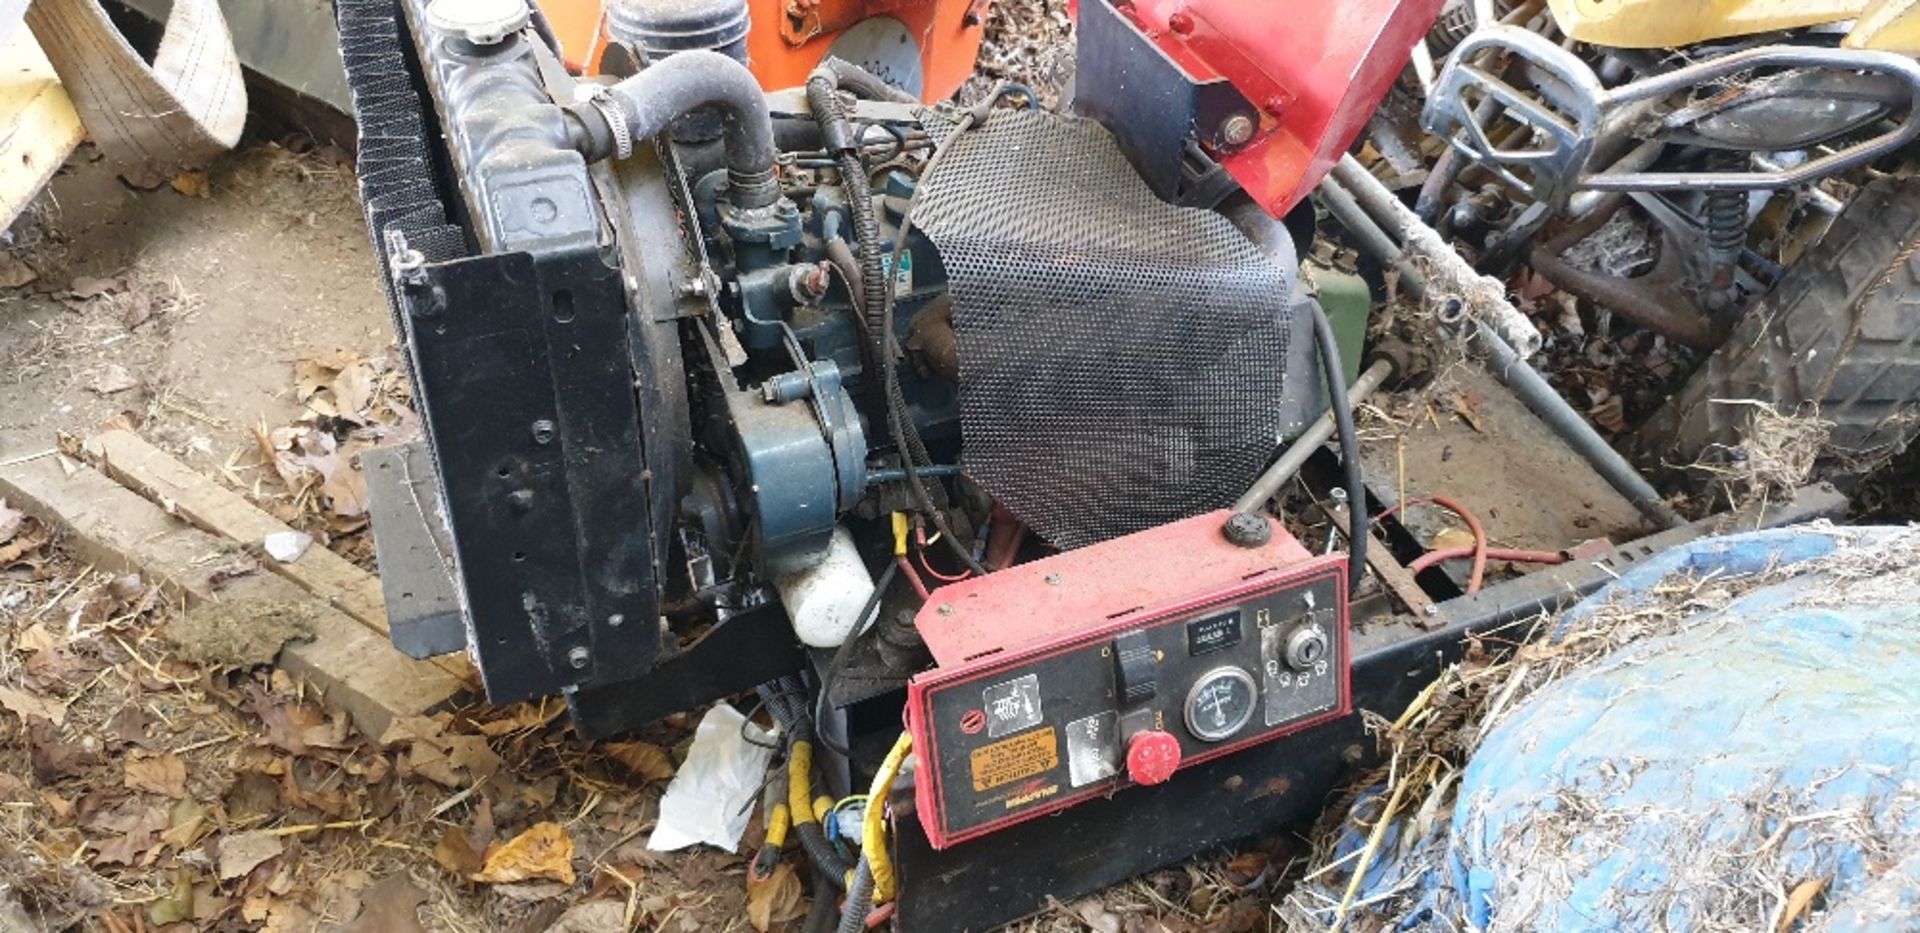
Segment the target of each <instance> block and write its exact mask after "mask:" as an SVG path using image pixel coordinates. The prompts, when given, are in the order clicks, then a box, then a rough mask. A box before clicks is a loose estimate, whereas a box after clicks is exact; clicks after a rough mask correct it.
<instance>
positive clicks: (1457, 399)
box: [1453, 395, 1487, 434]
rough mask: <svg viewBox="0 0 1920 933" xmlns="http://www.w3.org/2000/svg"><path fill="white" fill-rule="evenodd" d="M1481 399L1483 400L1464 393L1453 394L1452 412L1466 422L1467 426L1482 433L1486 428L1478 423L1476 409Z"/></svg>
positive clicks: (1478, 416) (1478, 418)
mask: <svg viewBox="0 0 1920 933" xmlns="http://www.w3.org/2000/svg"><path fill="white" fill-rule="evenodd" d="M1482 401H1484V399H1482V398H1480V397H1479V396H1477V395H1476V396H1474V397H1471V398H1469V397H1468V396H1466V395H1455V396H1454V397H1453V413H1454V414H1456V415H1459V416H1460V420H1461V421H1464V422H1466V423H1467V426H1468V427H1470V428H1472V429H1474V430H1475V431H1476V432H1479V433H1482V434H1484V433H1486V430H1487V429H1486V427H1485V426H1484V425H1482V424H1481V423H1480V413H1479V410H1478V409H1479V407H1480V403H1481V402H1482Z"/></svg>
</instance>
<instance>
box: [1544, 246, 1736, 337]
mask: <svg viewBox="0 0 1920 933" xmlns="http://www.w3.org/2000/svg"><path fill="white" fill-rule="evenodd" d="M1527 265H1529V266H1532V267H1533V271H1535V272H1538V273H1540V275H1541V276H1542V277H1544V278H1545V279H1546V280H1547V281H1549V282H1551V283H1553V285H1554V287H1556V288H1558V289H1560V290H1561V291H1565V292H1571V293H1573V294H1575V295H1578V296H1580V297H1582V298H1585V299H1587V300H1588V301H1591V302H1593V303H1595V304H1598V305H1601V306H1604V307H1605V308H1607V309H1608V310H1610V311H1613V312H1615V313H1617V314H1619V315H1620V316H1621V317H1624V318H1626V319H1627V320H1630V321H1632V322H1634V323H1635V324H1638V325H1640V326H1641V327H1644V328H1646V329H1648V330H1651V331H1653V332H1654V333H1657V334H1663V335H1665V336H1666V337H1668V338H1670V339H1673V340H1677V341H1679V342H1681V343H1683V344H1686V345H1687V346H1689V347H1692V348H1693V349H1695V350H1702V351H1706V350H1712V349H1713V348H1714V347H1717V346H1719V345H1720V341H1721V340H1722V339H1723V337H1724V335H1723V334H1722V333H1721V332H1720V329H1719V328H1718V327H1717V326H1715V324H1714V322H1713V321H1712V320H1709V319H1708V318H1707V317H1706V316H1705V315H1703V314H1700V313H1699V312H1697V311H1694V310H1693V309H1692V308H1690V307H1687V306H1685V305H1683V304H1680V303H1679V302H1678V301H1672V302H1669V301H1663V300H1661V299H1662V298H1664V297H1665V296H1666V295H1667V294H1674V293H1673V292H1665V293H1664V294H1663V293H1662V292H1663V290H1661V289H1659V288H1657V287H1653V286H1649V285H1648V284H1647V283H1646V282H1644V281H1642V280H1641V279H1628V278H1621V277H1618V276H1610V275H1601V274H1600V273H1597V272H1585V271H1582V270H1580V269H1576V268H1574V267H1573V266H1572V265H1571V264H1570V263H1568V262H1567V261H1566V260H1564V259H1561V258H1560V257H1559V256H1558V255H1556V254H1555V253H1554V252H1553V251H1552V250H1548V249H1545V248H1542V247H1539V246H1535V247H1533V248H1532V249H1530V250H1528V251H1527ZM1675 297H1676V298H1677V295H1676V296H1675Z"/></svg>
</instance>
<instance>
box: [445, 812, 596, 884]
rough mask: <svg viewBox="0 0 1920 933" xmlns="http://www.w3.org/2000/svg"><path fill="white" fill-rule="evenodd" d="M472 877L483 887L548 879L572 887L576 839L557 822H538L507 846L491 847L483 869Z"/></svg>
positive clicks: (488, 849)
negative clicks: (484, 885)
mask: <svg viewBox="0 0 1920 933" xmlns="http://www.w3.org/2000/svg"><path fill="white" fill-rule="evenodd" d="M469 878H470V879H471V880H473V881H477V882H479V883H481V884H512V883H514V882H516V881H529V880H533V879H541V878H545V879H551V880H554V881H558V882H560V883H561V884H565V885H572V884H573V881H574V875H573V837H571V836H568V835H567V831H566V829H565V828H563V827H562V826H561V825H560V824H558V823H536V824H534V826H533V828H531V829H529V830H527V831H526V832H524V833H521V834H520V835H518V836H515V837H513V838H512V839H509V840H507V841H506V842H505V843H499V844H495V845H490V846H488V847H487V853H486V857H485V858H484V859H483V860H482V864H481V866H480V870H479V871H478V872H475V873H474V874H472V875H470V876H469Z"/></svg>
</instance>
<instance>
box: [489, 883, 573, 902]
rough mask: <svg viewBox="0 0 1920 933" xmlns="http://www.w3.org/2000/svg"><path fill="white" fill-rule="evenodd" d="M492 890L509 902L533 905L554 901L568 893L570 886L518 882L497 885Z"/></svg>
mask: <svg viewBox="0 0 1920 933" xmlns="http://www.w3.org/2000/svg"><path fill="white" fill-rule="evenodd" d="M491 890H492V891H493V893H495V894H498V895H500V896H501V897H504V898H506V899H507V900H510V901H518V902H520V903H522V904H532V903H537V902H539V901H550V900H553V899H554V898H556V897H559V896H560V895H562V894H565V893H567V890H568V886H567V885H564V884H561V883H560V882H558V881H516V882H514V883H512V884H496V885H494V886H493V888H492V889H491Z"/></svg>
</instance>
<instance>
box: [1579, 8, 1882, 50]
mask: <svg viewBox="0 0 1920 933" xmlns="http://www.w3.org/2000/svg"><path fill="white" fill-rule="evenodd" d="M1896 2H1898V3H1900V4H1901V5H1907V6H1910V5H1912V2H1913V0H1896ZM1548 6H1549V7H1551V8H1552V10H1553V18H1554V20H1555V21H1556V22H1558V23H1559V24H1560V29H1561V31H1562V32H1565V33H1566V34H1567V35H1569V36H1572V37H1574V38H1575V39H1578V40H1580V41H1582V42H1590V43H1593V44H1594V45H1610V46H1616V47H1619V48H1635V49H1663V48H1672V47H1674V46H1680V45H1692V44H1693V43H1695V42H1705V41H1707V40H1708V39H1724V38H1727V37H1729V36H1744V35H1749V34H1751V33H1756V32H1768V31H1772V30H1777V29H1797V28H1799V27H1802V26H1814V25H1818V24H1820V23H1834V22H1839V21H1841V20H1848V19H1853V18H1855V17H1857V16H1859V15H1860V13H1861V11H1862V10H1865V9H1866V8H1867V7H1868V6H1869V0H1548Z"/></svg>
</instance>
